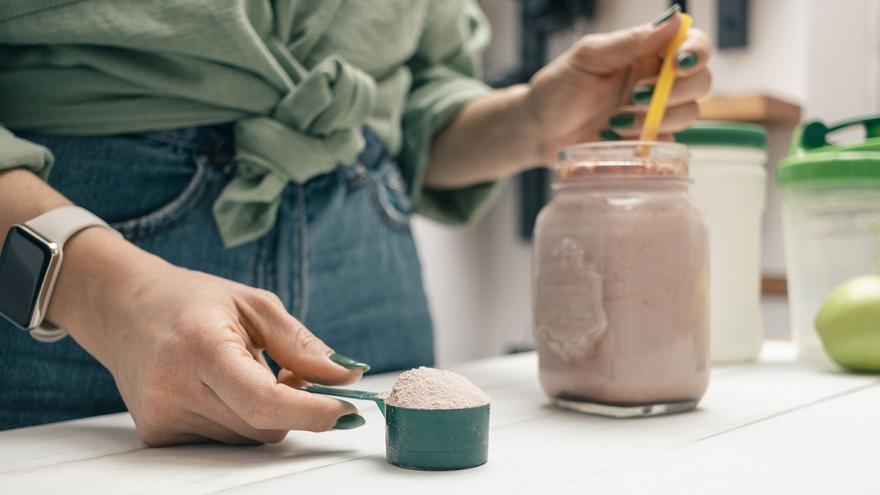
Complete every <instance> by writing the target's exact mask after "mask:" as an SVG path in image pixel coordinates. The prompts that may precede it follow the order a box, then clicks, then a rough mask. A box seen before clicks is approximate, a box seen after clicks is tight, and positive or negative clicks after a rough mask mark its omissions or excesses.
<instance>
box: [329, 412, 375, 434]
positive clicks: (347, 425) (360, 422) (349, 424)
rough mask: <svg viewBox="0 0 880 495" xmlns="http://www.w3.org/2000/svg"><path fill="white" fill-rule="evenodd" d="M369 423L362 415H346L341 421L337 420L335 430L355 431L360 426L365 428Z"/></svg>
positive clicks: (340, 418) (341, 417)
mask: <svg viewBox="0 0 880 495" xmlns="http://www.w3.org/2000/svg"><path fill="white" fill-rule="evenodd" d="M366 422H367V420H366V419H364V417H363V416H361V415H360V414H346V415H345V416H340V417H339V419H337V420H336V424H335V425H333V428H331V429H333V430H353V429H355V428H358V427H360V426H364V424H365V423H366Z"/></svg>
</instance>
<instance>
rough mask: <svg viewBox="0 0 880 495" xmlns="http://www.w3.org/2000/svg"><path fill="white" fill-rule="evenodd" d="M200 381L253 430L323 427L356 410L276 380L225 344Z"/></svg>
mask: <svg viewBox="0 0 880 495" xmlns="http://www.w3.org/2000/svg"><path fill="white" fill-rule="evenodd" d="M219 352H220V353H221V355H218V356H217V361H216V362H215V364H214V365H212V366H209V367H208V368H207V369H205V370H204V376H203V378H204V381H205V384H206V385H208V387H210V388H211V390H213V391H214V393H216V394H217V397H218V398H219V399H220V400H221V401H222V402H223V403H224V404H226V405H227V406H228V407H229V408H230V409H231V410H232V411H233V412H234V413H235V414H236V415H238V417H240V418H241V419H242V420H243V421H244V422H245V423H246V424H247V425H248V426H250V427H251V428H254V429H257V430H285V431H287V430H307V431H326V430H329V429H330V428H332V427H333V425H334V424H336V421H337V420H338V419H339V418H340V417H342V416H345V415H348V414H355V413H357V409H356V408H355V407H354V406H353V405H351V404H349V403H347V402H343V401H340V400H337V399H333V398H330V397H325V396H321V395H317V394H310V393H308V392H304V391H302V390H297V389H294V388H291V387H288V386H287V385H283V384H280V383H277V382H276V380H275V377H274V376H273V375H272V373H271V372H270V371H268V370H267V369H266V368H264V367H263V366H262V365H261V364H260V363H258V362H257V361H255V360H254V359H253V357H252V356H251V355H250V354H249V353H248V352H247V351H246V350H244V349H242V348H237V347H236V346H227V347H226V348H222V349H221V350H220V351H219Z"/></svg>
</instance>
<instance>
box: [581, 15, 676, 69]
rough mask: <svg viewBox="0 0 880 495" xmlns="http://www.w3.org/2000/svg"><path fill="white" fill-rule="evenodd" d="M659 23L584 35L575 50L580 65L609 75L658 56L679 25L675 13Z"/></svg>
mask: <svg viewBox="0 0 880 495" xmlns="http://www.w3.org/2000/svg"><path fill="white" fill-rule="evenodd" d="M673 14H674V15H672V16H671V17H670V16H666V18H665V19H663V16H661V19H663V20H662V21H660V22H659V23H658V21H655V22H654V23H650V24H641V25H639V26H635V27H631V28H628V29H621V30H618V31H612V32H610V33H602V34H593V35H588V36H584V37H583V38H582V39H581V41H580V42H579V43H578V45H577V46H576V47H575V53H574V57H575V58H576V60H577V61H578V63H579V64H580V65H582V66H583V67H586V68H588V69H589V70H590V71H591V72H593V73H596V74H602V75H605V74H609V73H611V72H614V71H616V70H619V69H623V68H625V67H628V66H630V65H632V64H634V63H636V61H637V60H638V59H640V58H643V57H647V56H652V57H656V56H658V54H660V53H661V52H662V51H663V49H664V48H665V47H666V45H667V44H668V43H669V42H670V41H671V40H672V38H674V37H675V34H676V33H677V32H678V28H679V27H680V26H681V17H680V16H679V15H678V13H677V11H674V12H673Z"/></svg>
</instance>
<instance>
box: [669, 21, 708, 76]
mask: <svg viewBox="0 0 880 495" xmlns="http://www.w3.org/2000/svg"><path fill="white" fill-rule="evenodd" d="M711 54H712V42H711V41H710V40H709V37H708V36H706V33H704V32H703V31H701V30H699V29H691V30H689V31H688V35H687V37H686V38H685V39H684V41H682V42H681V45H680V46H679V47H678V55H677V58H676V64H677V65H678V76H679V77H687V76H688V75H691V74H695V73H697V72H699V71H701V70H703V69H705V68H706V63H707V62H708V61H709V56H710V55H711Z"/></svg>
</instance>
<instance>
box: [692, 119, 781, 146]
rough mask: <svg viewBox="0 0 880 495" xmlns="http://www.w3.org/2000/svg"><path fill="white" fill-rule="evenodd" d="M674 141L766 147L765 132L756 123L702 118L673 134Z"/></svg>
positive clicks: (709, 144)
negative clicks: (714, 120) (716, 120)
mask: <svg viewBox="0 0 880 495" xmlns="http://www.w3.org/2000/svg"><path fill="white" fill-rule="evenodd" d="M675 141H676V142H679V143H682V144H686V145H688V146H736V147H741V148H755V149H759V150H765V149H767V132H766V131H765V130H764V128H763V127H761V126H759V125H757V124H745V123H741V122H713V121H709V120H704V121H700V122H696V123H694V125H693V126H692V127H690V128H688V129H685V130H683V131H681V132H678V133H676V134H675Z"/></svg>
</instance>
